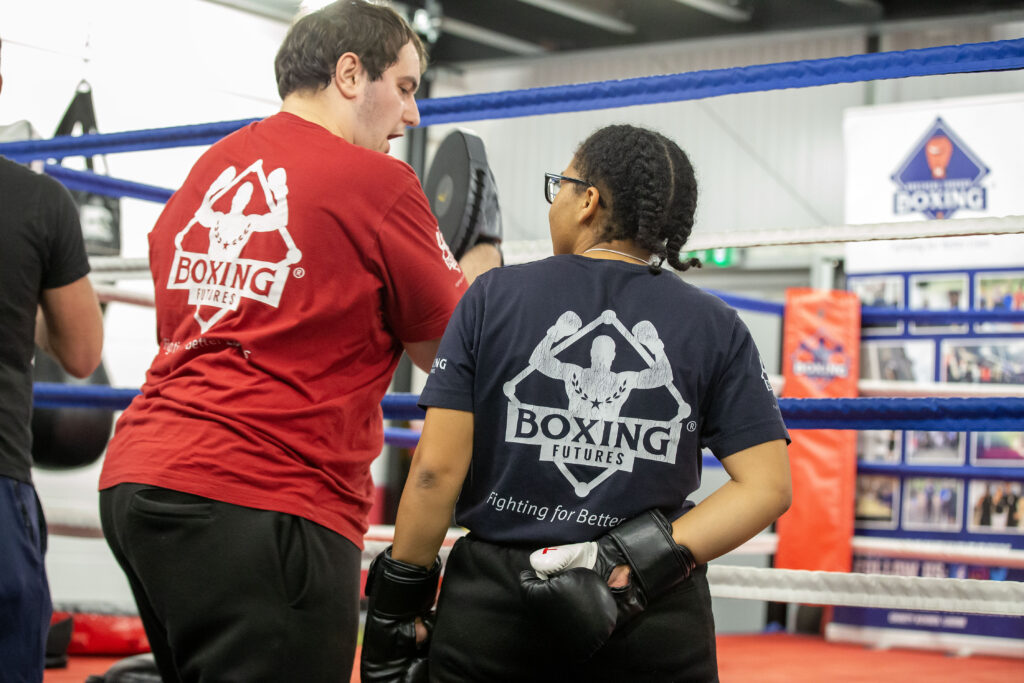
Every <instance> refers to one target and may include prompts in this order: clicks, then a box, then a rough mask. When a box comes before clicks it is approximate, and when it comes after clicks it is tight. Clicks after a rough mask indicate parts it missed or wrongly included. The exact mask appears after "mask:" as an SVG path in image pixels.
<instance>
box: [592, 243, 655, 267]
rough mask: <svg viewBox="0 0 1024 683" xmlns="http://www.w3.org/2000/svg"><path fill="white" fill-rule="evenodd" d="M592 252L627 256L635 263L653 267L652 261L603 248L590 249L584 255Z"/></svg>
mask: <svg viewBox="0 0 1024 683" xmlns="http://www.w3.org/2000/svg"><path fill="white" fill-rule="evenodd" d="M590 251H607V252H608V253H609V254H618V255H619V256H625V257H626V258H631V259H633V260H634V261H639V262H640V263H642V264H644V265H645V266H649V265H651V262H650V261H647V260H645V259H642V258H640V257H639V256H633V255H632V254H627V253H626V252H624V251H615V250H614V249H604V248H602V247H591V248H590V249H587V250H586V251H584V252H583V253H584V254H586V253H587V252H590Z"/></svg>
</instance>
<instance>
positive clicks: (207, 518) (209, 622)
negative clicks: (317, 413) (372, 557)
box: [100, 484, 360, 683]
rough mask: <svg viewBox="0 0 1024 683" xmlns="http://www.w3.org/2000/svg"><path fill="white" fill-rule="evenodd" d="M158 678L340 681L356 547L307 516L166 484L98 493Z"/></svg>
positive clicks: (347, 667)
mask: <svg viewBox="0 0 1024 683" xmlns="http://www.w3.org/2000/svg"><path fill="white" fill-rule="evenodd" d="M100 516H101V520H102V522H103V533H104V536H106V539H107V543H108V544H109V545H110V548H111V550H113V552H114V556H115V557H116V558H117V561H118V562H119V563H120V564H121V567H122V568H123V569H124V572H125V574H126V575H127V576H128V582H129V584H130V585H131V588H132V592H133V593H134V595H135V601H136V603H137V605H138V608H139V614H140V616H141V617H142V623H143V625H144V626H145V629H146V635H147V636H148V638H149V642H150V645H151V647H152V649H153V654H154V657H155V658H156V662H157V666H158V667H159V669H160V675H161V677H162V678H163V680H164V683H177V682H178V681H187V682H189V683H192V682H199V681H204V682H212V681H217V682H222V681H238V682H239V683H243V682H244V683H257V682H259V681H274V682H281V681H303V682H304V683H305V682H310V683H317V682H319V681H324V682H328V681H329V682H330V683H339V681H341V682H347V681H348V680H349V678H350V677H351V668H352V659H353V656H354V653H355V645H356V637H357V634H358V630H359V568H360V551H359V549H358V548H357V547H356V546H355V545H353V544H352V543H351V542H350V541H348V540H347V539H345V538H343V537H342V536H340V535H338V534H336V533H334V532H332V531H329V530H328V529H326V528H324V527H322V526H319V525H317V524H314V523H313V522H310V521H309V520H306V519H303V518H301V517H295V516H292V515H287V514H282V513H278V512H270V511H266V510H256V509H253V508H246V507H239V506H237V505H229V504H227V503H221V502H217V501H213V500H209V499H206V498H201V497H198V496H193V495H188V494H184V493H179V492H177V491H169V490H166V489H159V488H153V487H150V486H141V485H138V484H121V485H119V486H115V487H114V488H111V489H107V490H105V491H102V492H101V493H100Z"/></svg>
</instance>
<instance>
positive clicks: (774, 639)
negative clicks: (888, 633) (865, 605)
mask: <svg viewBox="0 0 1024 683" xmlns="http://www.w3.org/2000/svg"><path fill="white" fill-rule="evenodd" d="M119 659H120V657H72V658H71V661H70V662H69V664H68V666H67V668H64V669H47V670H46V674H45V675H44V676H43V683H84V681H85V679H86V677H88V676H89V675H90V674H102V673H103V672H104V671H106V670H107V668H108V667H110V666H111V665H112V664H113V663H114V662H116V661H118V660H119ZM718 668H719V675H720V678H721V681H722V683H750V682H751V681H757V683H801V682H806V683H822V682H823V681H828V682H829V683H877V682H878V681H908V680H920V681H928V683H941V682H943V681H949V682H950V683H962V682H964V681H970V682H971V683H1008V682H1009V681H1015V680H1022V677H1024V660H1021V659H1015V658H1008V657H1007V658H1004V657H989V656H973V657H954V656H950V655H947V654H943V653H941V652H927V651H921V650H902V649H892V650H876V649H871V648H866V647H863V646H861V645H847V644H841V643H829V642H826V641H825V640H824V638H822V637H820V636H811V635H796V634H788V633H774V634H762V635H726V636H719V638H718ZM358 681H359V674H358V672H354V673H353V674H352V683H358Z"/></svg>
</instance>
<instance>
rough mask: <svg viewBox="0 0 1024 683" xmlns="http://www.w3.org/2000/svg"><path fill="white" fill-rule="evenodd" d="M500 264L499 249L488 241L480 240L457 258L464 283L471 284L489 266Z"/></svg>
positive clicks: (493, 266) (495, 266)
mask: <svg viewBox="0 0 1024 683" xmlns="http://www.w3.org/2000/svg"><path fill="white" fill-rule="evenodd" d="M499 266H501V250H500V249H498V247H497V246H496V245H494V244H492V243H490V242H481V243H480V244H477V245H476V246H474V247H471V248H470V249H469V250H468V251H466V253H465V254H463V255H462V258H460V259H459V268H461V269H462V273H463V274H464V275H465V276H466V284H470V285H471V284H473V280H475V279H477V278H478V277H480V276H481V275H483V274H484V273H486V272H487V271H488V270H490V269H491V268H497V267H499Z"/></svg>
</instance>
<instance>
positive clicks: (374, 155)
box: [100, 0, 500, 683]
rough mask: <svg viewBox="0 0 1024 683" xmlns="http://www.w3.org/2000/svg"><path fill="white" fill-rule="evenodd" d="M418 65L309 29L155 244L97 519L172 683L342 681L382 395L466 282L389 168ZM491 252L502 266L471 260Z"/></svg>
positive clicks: (385, 31) (335, 24)
mask: <svg viewBox="0 0 1024 683" xmlns="http://www.w3.org/2000/svg"><path fill="white" fill-rule="evenodd" d="M423 65H424V55H423V48H422V45H421V44H420V42H419V40H418V39H417V38H416V36H415V34H413V33H412V32H411V31H410V30H409V28H408V26H407V25H406V24H405V23H404V22H403V21H402V19H401V18H400V17H399V16H398V15H397V14H395V13H394V12H393V11H392V10H390V9H387V8H385V7H382V6H377V5H372V4H369V3H366V2H362V1H361V0H342V1H340V2H335V3H333V4H331V5H329V6H327V7H326V8H324V9H322V10H320V11H318V12H315V13H313V14H311V15H308V16H306V17H304V18H302V19H300V20H299V21H298V22H296V23H295V25H294V26H293V27H292V28H291V30H290V31H289V33H288V36H287V37H286V38H285V40H284V43H283V45H282V47H281V49H280V52H279V54H278V57H277V59H276V64H275V66H276V71H277V79H278V85H279V90H280V93H281V95H282V97H283V104H282V107H281V111H280V112H279V113H278V114H275V115H273V116H271V117H269V118H267V119H265V120H263V121H259V122H257V123H254V124H252V125H250V126H247V127H246V128H244V129H242V130H239V131H237V132H236V133H234V134H232V135H230V136H228V137H227V138H225V139H223V140H221V141H220V142H218V143H217V144H215V145H213V146H212V147H211V148H210V149H209V150H208V151H207V152H206V153H205V154H204V155H203V157H202V158H200V160H199V161H198V162H197V163H196V164H195V166H194V167H193V169H192V171H191V173H190V174H189V176H188V178H187V180H186V181H185V183H184V185H183V186H182V187H181V189H179V190H178V191H177V192H176V193H175V195H174V196H173V197H172V198H171V199H170V201H169V202H168V203H167V206H166V208H165V209H164V212H163V213H162V214H161V216H160V218H159V220H158V221H157V223H156V226H155V227H154V229H153V231H152V232H151V233H150V235H149V240H150V268H151V270H152V273H153V280H154V283H155V285H156V311H157V333H158V339H159V342H160V350H159V352H158V354H157V356H156V358H155V359H154V361H153V363H152V365H151V367H150V370H149V372H148V374H147V378H146V383H145V385H144V386H143V388H142V395H141V396H140V397H138V398H137V399H135V401H133V402H132V404H131V406H129V408H128V409H127V410H126V411H125V413H124V414H123V416H122V417H121V419H120V420H119V421H118V425H117V429H116V433H115V435H114V438H113V439H112V440H111V443H110V445H109V447H108V450H107V455H106V460H105V462H104V468H103V472H102V475H101V478H100V489H101V493H100V510H101V518H102V522H103V530H104V534H105V536H106V538H107V541H108V543H109V544H110V547H111V549H112V550H113V552H114V555H115V556H116V557H117V559H118V562H119V563H120V564H121V566H122V568H123V569H124V571H125V573H126V575H127V576H128V580H129V583H130V584H131V587H132V590H133V593H134V595H135V599H136V602H137V603H138V607H139V612H140V614H141V616H142V620H143V623H144V625H145V627H146V633H147V635H148V637H149V641H150V645H151V646H152V649H153V653H154V656H155V659H156V662H157V666H158V668H159V670H160V674H161V676H162V678H163V680H164V681H166V682H167V683H172V682H174V681H179V680H239V681H256V680H276V681H303V682H316V681H332V682H336V681H345V680H348V678H349V676H350V674H351V666H352V659H353V653H354V649H355V642H356V636H357V633H358V630H359V621H358V616H359V574H360V556H361V552H360V551H361V548H362V538H363V535H364V533H365V531H366V529H367V517H368V513H369V510H370V507H371V504H372V501H373V493H374V486H373V481H372V479H371V477H370V462H371V461H372V460H373V459H374V458H375V457H377V455H378V454H379V453H380V450H381V447H382V445H383V427H382V419H381V408H380V401H381V399H382V398H383V396H384V394H385V393H386V392H387V389H388V385H389V383H390V380H391V376H392V373H393V372H394V369H395V367H396V365H397V363H398V360H399V358H400V356H401V354H402V352H403V350H404V352H406V353H407V354H408V355H409V357H410V358H411V359H412V361H413V362H414V363H415V364H416V365H417V366H419V367H421V368H423V369H424V370H428V369H429V367H430V365H431V363H432V362H433V358H434V355H435V352H436V350H437V346H438V343H439V339H440V337H441V334H442V332H443V331H444V328H445V325H446V324H447V322H448V319H449V317H450V315H451V313H452V311H453V309H454V307H455V304H456V302H457V301H458V299H459V298H460V297H461V295H462V293H463V292H464V291H465V288H466V286H467V282H468V280H469V279H471V278H472V277H473V273H470V272H465V271H463V270H462V269H460V267H459V264H458V263H457V262H456V261H455V259H454V258H453V257H452V255H451V253H450V251H449V250H448V248H447V246H446V244H445V242H444V238H443V237H442V236H441V233H440V231H439V230H438V227H437V220H436V218H435V217H434V216H433V215H432V214H431V212H430V206H429V204H428V202H427V199H426V197H425V196H424V194H423V191H422V189H421V187H420V182H419V180H418V179H417V177H416V175H415V174H414V172H413V171H412V169H411V168H410V167H409V166H408V165H406V164H404V163H402V162H401V161H398V160H396V159H394V158H391V157H389V156H387V154H386V152H387V151H388V150H389V147H390V140H392V139H394V138H397V137H400V136H401V135H402V134H403V132H404V130H405V128H406V127H408V126H415V125H417V124H418V123H419V111H418V109H417V106H416V100H415V97H414V95H415V92H416V89H417V87H418V85H419V81H420V78H421V75H422V71H423ZM481 250H485V251H483V252H482V253H483V258H482V260H483V261H486V262H489V263H490V264H491V265H497V264H498V263H499V259H500V254H499V252H498V250H497V249H496V248H495V247H493V246H492V245H489V244H487V245H481V246H478V247H476V248H475V249H474V250H473V251H471V252H467V255H466V257H464V260H463V263H465V262H466V258H468V257H470V255H474V258H479V257H480V255H481ZM486 250H490V251H486ZM474 252H475V253H474Z"/></svg>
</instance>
